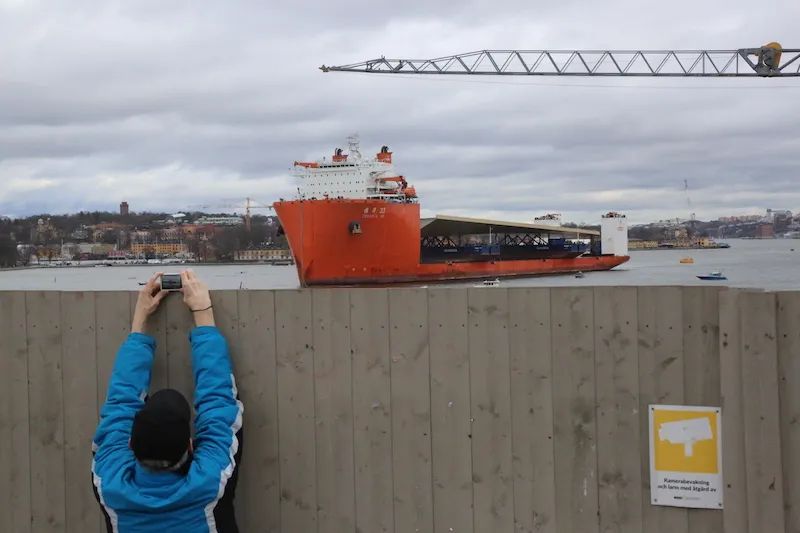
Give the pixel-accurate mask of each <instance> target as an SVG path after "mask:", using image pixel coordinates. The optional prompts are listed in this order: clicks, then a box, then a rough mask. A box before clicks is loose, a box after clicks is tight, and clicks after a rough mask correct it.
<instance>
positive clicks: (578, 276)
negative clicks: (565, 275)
mask: <svg viewBox="0 0 800 533" xmlns="http://www.w3.org/2000/svg"><path fill="white" fill-rule="evenodd" d="M585 276H586V274H584V273H583V272H578V273H577V274H575V277H576V278H582V277H585Z"/></svg>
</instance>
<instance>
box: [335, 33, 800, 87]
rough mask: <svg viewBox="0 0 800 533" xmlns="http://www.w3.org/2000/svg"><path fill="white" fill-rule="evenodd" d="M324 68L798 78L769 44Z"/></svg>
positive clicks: (791, 53) (791, 61) (498, 54)
mask: <svg viewBox="0 0 800 533" xmlns="http://www.w3.org/2000/svg"><path fill="white" fill-rule="evenodd" d="M320 70H322V71H323V72H361V73H375V74H428V75H434V74H449V75H459V74H460V75H500V76H651V77H698V78H730V77H740V78H742V77H764V78H786V77H798V76H800V49H784V48H782V47H781V45H780V44H779V43H776V42H772V43H769V44H766V45H764V46H761V47H758V48H739V49H738V50H479V51H477V52H468V53H465V54H456V55H452V56H444V57H437V58H435V59H388V58H385V57H380V58H378V59H369V60H367V61H362V62H360V63H352V64H350V65H341V66H325V65H322V66H321V67H320Z"/></svg>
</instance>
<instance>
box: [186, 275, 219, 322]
mask: <svg viewBox="0 0 800 533" xmlns="http://www.w3.org/2000/svg"><path fill="white" fill-rule="evenodd" d="M181 285H183V288H182V289H181V292H182V293H183V303H185V304H186V306H187V307H188V308H189V310H190V311H191V312H192V316H193V317H194V324H195V325H196V326H213V325H214V311H213V310H212V309H211V295H210V294H209V293H208V287H207V286H206V284H205V283H203V282H202V281H200V279H199V278H198V277H197V275H196V274H195V273H194V271H192V270H184V271H183V272H181Z"/></svg>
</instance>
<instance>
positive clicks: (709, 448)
mask: <svg viewBox="0 0 800 533" xmlns="http://www.w3.org/2000/svg"><path fill="white" fill-rule="evenodd" d="M653 432H654V435H653V437H652V438H653V441H654V442H655V456H656V457H655V459H656V461H655V462H656V470H669V471H671V472H695V473H698V474H716V473H717V472H719V457H717V438H718V437H719V429H718V428H717V412H716V411H706V412H703V411H673V410H668V409H656V410H654V411H653Z"/></svg>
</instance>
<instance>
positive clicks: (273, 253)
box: [233, 248, 292, 261]
mask: <svg viewBox="0 0 800 533" xmlns="http://www.w3.org/2000/svg"><path fill="white" fill-rule="evenodd" d="M291 258H292V254H291V252H290V251H289V250H284V249H281V248H269V249H266V250H236V251H235V252H234V253H233V260H234V261H285V260H288V259H291Z"/></svg>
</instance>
